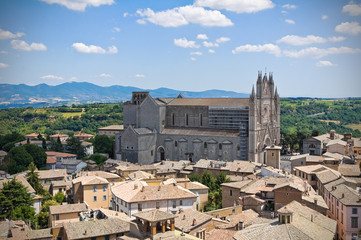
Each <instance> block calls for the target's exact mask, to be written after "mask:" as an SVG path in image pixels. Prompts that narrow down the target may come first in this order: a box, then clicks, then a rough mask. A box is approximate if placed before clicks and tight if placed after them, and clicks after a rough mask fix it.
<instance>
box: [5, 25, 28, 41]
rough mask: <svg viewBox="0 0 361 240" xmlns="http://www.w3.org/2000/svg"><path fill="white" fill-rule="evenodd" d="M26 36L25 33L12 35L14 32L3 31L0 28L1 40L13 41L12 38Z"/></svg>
mask: <svg viewBox="0 0 361 240" xmlns="http://www.w3.org/2000/svg"><path fill="white" fill-rule="evenodd" d="M24 35H25V33H22V32H17V33H12V32H9V31H5V30H2V29H1V28H0V40H5V39H11V38H19V37H22V36H24Z"/></svg>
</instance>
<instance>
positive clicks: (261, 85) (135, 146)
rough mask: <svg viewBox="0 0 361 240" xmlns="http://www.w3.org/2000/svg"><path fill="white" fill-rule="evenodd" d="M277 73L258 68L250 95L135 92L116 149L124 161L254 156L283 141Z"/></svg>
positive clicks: (126, 107) (260, 158) (126, 108)
mask: <svg viewBox="0 0 361 240" xmlns="http://www.w3.org/2000/svg"><path fill="white" fill-rule="evenodd" d="M274 88H275V86H274V81H273V75H272V73H270V74H269V76H267V75H266V74H265V75H264V76H263V78H262V72H258V79H257V84H256V90H255V89H254V87H253V88H252V92H251V95H250V97H249V98H184V97H183V96H182V95H179V96H178V97H177V98H153V97H151V96H150V95H149V92H133V95H132V99H131V100H130V101H127V102H125V103H124V106H123V110H124V121H123V122H124V123H123V124H124V129H125V130H124V132H123V133H122V134H121V135H120V136H116V143H115V144H116V147H115V150H116V152H117V155H118V156H121V159H122V160H123V161H129V162H133V163H139V164H151V163H154V162H159V161H162V160H166V159H170V160H190V161H193V162H196V161H198V160H199V159H207V158H208V159H214V160H217V159H219V160H223V161H233V160H235V159H238V160H250V161H254V162H260V163H263V162H264V159H265V148H266V147H267V146H271V145H274V144H276V145H277V144H279V142H280V99H279V95H278V93H277V89H276V90H274Z"/></svg>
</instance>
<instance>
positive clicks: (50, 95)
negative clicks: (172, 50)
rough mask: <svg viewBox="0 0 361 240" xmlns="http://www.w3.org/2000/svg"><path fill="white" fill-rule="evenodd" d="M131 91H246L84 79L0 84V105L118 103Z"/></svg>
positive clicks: (234, 94)
mask: <svg viewBox="0 0 361 240" xmlns="http://www.w3.org/2000/svg"><path fill="white" fill-rule="evenodd" d="M133 91H149V92H150V95H151V96H152V97H177V96H178V94H179V93H181V94H182V95H183V96H184V97H187V98H195V97H200V98H206V97H208V98H227V97H230V98H246V97H249V93H237V92H232V91H223V90H207V91H202V92H191V91H179V90H174V89H169V88H158V89H154V90H149V89H141V88H136V87H126V86H119V85H114V86H110V87H101V86H98V85H95V84H92V83H88V82H67V83H63V84H60V85H57V86H49V85H47V84H39V85H36V86H29V85H26V84H19V85H14V84H0V108H11V107H28V106H32V107H44V106H58V105H62V104H69V103H91V102H122V101H126V100H129V99H131V96H132V92H133Z"/></svg>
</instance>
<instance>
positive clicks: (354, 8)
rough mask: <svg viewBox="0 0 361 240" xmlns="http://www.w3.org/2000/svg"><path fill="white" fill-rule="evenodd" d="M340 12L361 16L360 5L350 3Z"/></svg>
mask: <svg viewBox="0 0 361 240" xmlns="http://www.w3.org/2000/svg"><path fill="white" fill-rule="evenodd" d="M342 12H344V13H349V14H350V15H351V16H358V15H361V4H356V3H353V2H352V1H351V2H350V3H349V4H347V5H345V6H343V8H342Z"/></svg>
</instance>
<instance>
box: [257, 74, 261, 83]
mask: <svg viewBox="0 0 361 240" xmlns="http://www.w3.org/2000/svg"><path fill="white" fill-rule="evenodd" d="M261 83H262V71H258V78H257V84H261Z"/></svg>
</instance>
